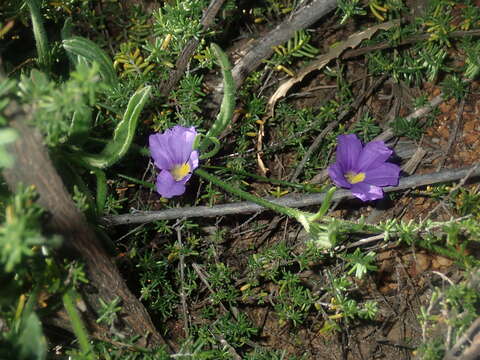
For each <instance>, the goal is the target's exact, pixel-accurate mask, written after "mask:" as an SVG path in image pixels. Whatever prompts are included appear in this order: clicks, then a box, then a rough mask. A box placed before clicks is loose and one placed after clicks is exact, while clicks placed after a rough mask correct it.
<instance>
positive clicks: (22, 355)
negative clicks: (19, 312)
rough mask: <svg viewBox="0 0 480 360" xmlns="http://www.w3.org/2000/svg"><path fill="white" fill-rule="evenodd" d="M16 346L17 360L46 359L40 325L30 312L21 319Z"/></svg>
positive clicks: (44, 342)
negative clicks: (17, 348) (17, 350)
mask: <svg viewBox="0 0 480 360" xmlns="http://www.w3.org/2000/svg"><path fill="white" fill-rule="evenodd" d="M17 344H18V347H19V353H18V359H36V360H42V359H46V357H47V341H46V339H45V336H44V335H43V330H42V324H41V323H40V320H39V319H38V316H37V315H36V314H35V313H34V312H30V313H29V314H28V315H27V316H25V317H24V318H23V319H22V327H21V329H20V334H19V336H18V340H17Z"/></svg>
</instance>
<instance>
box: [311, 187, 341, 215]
mask: <svg viewBox="0 0 480 360" xmlns="http://www.w3.org/2000/svg"><path fill="white" fill-rule="evenodd" d="M335 191H337V188H336V187H332V188H330V189H329V190H328V191H327V193H326V194H325V199H324V200H323V202H322V207H321V208H320V210H318V212H317V213H316V214H315V215H313V216H312V217H311V218H310V221H317V220H320V219H321V218H322V217H323V216H324V215H325V214H326V213H327V211H328V209H329V208H330V203H331V202H332V197H333V194H335Z"/></svg>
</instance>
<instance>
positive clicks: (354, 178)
mask: <svg viewBox="0 0 480 360" xmlns="http://www.w3.org/2000/svg"><path fill="white" fill-rule="evenodd" d="M344 176H345V178H346V179H347V181H348V182H349V183H350V184H356V183H359V182H362V181H363V180H365V173H362V172H360V173H358V174H355V173H354V172H353V171H349V172H347V173H346V174H345V175H344Z"/></svg>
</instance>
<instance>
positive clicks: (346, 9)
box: [337, 0, 367, 24]
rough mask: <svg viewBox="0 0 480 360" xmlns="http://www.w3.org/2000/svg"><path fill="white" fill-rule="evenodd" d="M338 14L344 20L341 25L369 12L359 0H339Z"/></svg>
mask: <svg viewBox="0 0 480 360" xmlns="http://www.w3.org/2000/svg"><path fill="white" fill-rule="evenodd" d="M337 11H338V12H340V13H341V15H342V18H341V20H340V24H344V23H345V22H346V21H347V20H348V19H349V18H351V17H353V16H357V15H366V14H367V12H366V10H365V9H364V8H363V6H362V4H361V3H360V1H359V0H339V1H338V10H337Z"/></svg>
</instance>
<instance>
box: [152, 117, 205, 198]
mask: <svg viewBox="0 0 480 360" xmlns="http://www.w3.org/2000/svg"><path fill="white" fill-rule="evenodd" d="M196 136H197V132H196V131H195V128H194V127H193V126H192V127H190V128H187V127H183V126H179V125H177V126H174V127H173V128H171V129H168V130H166V131H165V132H164V133H163V134H159V133H157V134H153V135H150V137H149V139H148V142H149V147H150V153H151V154H152V158H153V160H154V162H155V165H156V166H157V167H158V168H159V169H160V173H159V174H158V176H157V184H156V187H157V191H158V193H159V194H160V195H162V196H163V197H164V198H171V197H173V196H178V195H182V194H183V193H184V192H185V184H186V183H187V181H188V180H189V179H190V177H191V176H192V171H193V170H195V169H196V168H197V167H198V151H197V150H193V142H194V141H195V137H196Z"/></svg>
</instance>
